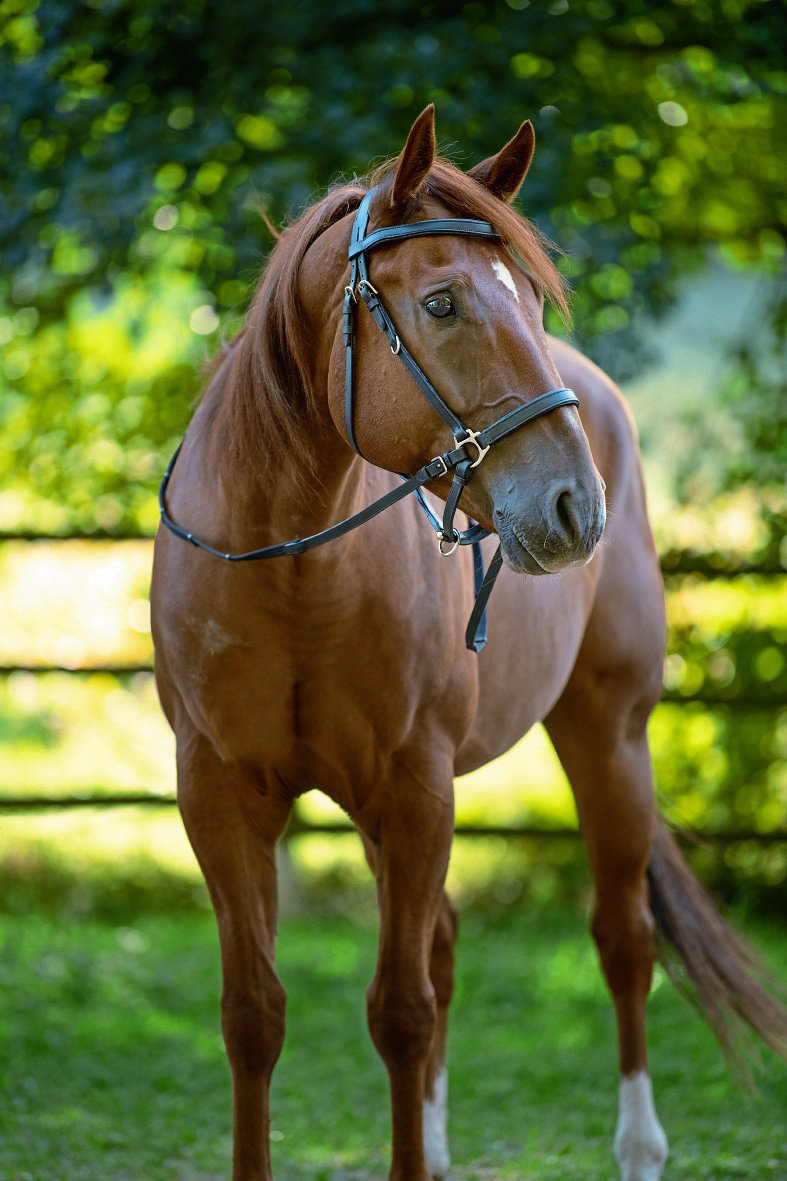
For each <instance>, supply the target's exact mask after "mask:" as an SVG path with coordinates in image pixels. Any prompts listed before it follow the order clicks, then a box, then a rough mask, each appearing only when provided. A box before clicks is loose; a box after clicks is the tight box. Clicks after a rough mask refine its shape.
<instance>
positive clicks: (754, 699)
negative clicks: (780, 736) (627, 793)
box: [0, 661, 787, 710]
mask: <svg viewBox="0 0 787 1181" xmlns="http://www.w3.org/2000/svg"><path fill="white" fill-rule="evenodd" d="M152 672H153V662H152V661H140V662H139V663H135V664H90V665H80V666H77V667H74V666H66V665H63V664H32V663H31V664H0V677H8V676H11V675H12V674H13V673H33V674H36V675H38V674H44V673H68V674H69V676H82V677H87V676H102V675H103V676H111V677H132V676H136V675H137V674H138V673H152ZM661 700H662V701H668V702H670V703H671V704H678V705H688V704H689V703H690V702H692V701H698V702H700V703H701V704H702V705H708V706H713V705H728V706H731V707H732V708H733V709H755V710H757V709H774V708H775V709H778V708H780V707H782V706H784V705H787V693H777V692H774V693H768V692H763V693H759V694H753V693H737V694H734V695H733V696H731V697H727V696H724V694H723V692H722V693H720V692H719V691H718V690H715V689H714V690H708V689H704V688H703V689H700V690H699V691H698V692H697V693H688V694H686V693H681V692H680V690H678V689H666V688H665V690H664V693H663V695H662V698H661Z"/></svg>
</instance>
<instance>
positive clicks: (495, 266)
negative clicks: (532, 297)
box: [492, 258, 519, 303]
mask: <svg viewBox="0 0 787 1181" xmlns="http://www.w3.org/2000/svg"><path fill="white" fill-rule="evenodd" d="M492 270H493V271H494V272H495V274H496V275H497V277H498V279H499V280H500V282H501V283H502V284H503V286H504V287H507V288H508V290H509V291H512V292H513V294H514V299H515V300H516V301H517V303H519V292H518V291H517V289H516V283H515V282H514V280H513V278H512V277H511V272H510V271H509V269H508V267H507V266H506V264H505V263H504V262H501V261H500V259H499V258H493V259H492Z"/></svg>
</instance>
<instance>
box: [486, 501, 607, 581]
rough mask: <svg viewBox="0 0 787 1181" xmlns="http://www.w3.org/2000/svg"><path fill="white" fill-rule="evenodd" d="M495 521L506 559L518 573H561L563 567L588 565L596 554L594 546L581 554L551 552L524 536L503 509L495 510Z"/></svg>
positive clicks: (515, 572) (512, 569) (506, 562)
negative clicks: (502, 511) (504, 513)
mask: <svg viewBox="0 0 787 1181" xmlns="http://www.w3.org/2000/svg"><path fill="white" fill-rule="evenodd" d="M495 524H496V525H497V533H498V537H499V538H500V548H501V550H502V553H503V561H504V562H505V564H506V566H508V568H509V570H511V571H513V573H514V574H559V573H560V571H561V570H568V569H572V568H574V567H577V566H585V565H586V564H587V563H588V562H589V561H590V559H591V557H592V556H593V552H594V550H593V549H590V550H589V551H588V552H583V553H581V554H577V553H574V554H571V553H561V552H558V553H550V552H549V551H548V550H546V549H544V547H543V546H542V545H536V544H533V543H532V542H529V541H528V540H527V539H526V538H524V537H523V536H522V535H521V533H520V532H519V531H518V530H517V529H516V528H515V526H514V525H513V524H512V522H511V521H510V520H509V518H508V517H507V516H504V515H503V514H502V513H495ZM534 550H535V551H536V552H537V553H538V555H539V556H538V557H536V554H535V553H534Z"/></svg>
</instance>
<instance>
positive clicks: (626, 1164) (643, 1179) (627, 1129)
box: [615, 1070, 669, 1181]
mask: <svg viewBox="0 0 787 1181" xmlns="http://www.w3.org/2000/svg"><path fill="white" fill-rule="evenodd" d="M668 1151H669V1146H668V1144H667V1137H666V1136H665V1135H664V1129H663V1128H662V1126H661V1124H660V1123H659V1119H658V1116H657V1115H656V1108H655V1107H654V1105H653V1090H652V1088H651V1085H650V1078H649V1077H648V1075H647V1073H646V1072H645V1071H644V1070H640V1071H639V1072H638V1073H637V1074H632V1075H629V1077H628V1078H622V1079H621V1080H620V1105H619V1108H618V1126H617V1130H616V1132H615V1160H616V1161H617V1162H618V1164H619V1166H620V1181H659V1178H660V1177H661V1170H662V1168H663V1167H664V1162H665V1160H666V1159H667V1153H668Z"/></svg>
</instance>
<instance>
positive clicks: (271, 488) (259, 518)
mask: <svg viewBox="0 0 787 1181" xmlns="http://www.w3.org/2000/svg"><path fill="white" fill-rule="evenodd" d="M327 365H328V362H327V361H326V362H324V363H323V364H322V365H321V364H320V360H319V358H316V361H315V370H314V373H313V375H312V376H313V384H314V389H315V391H316V393H317V395H318V396H316V397H315V398H314V400H313V405H312V406H310V407H308V408H307V407H306V406H301V407H298V408H295V409H294V410H293V411H292V421H291V424H290V429H289V431H288V434H287V436H286V438H282V436H281V432H278V431H274V432H271V431H270V430H269V429H266V420H267V421H269V419H270V416H269V414H266V409H265V406H264V404H261V403H262V402H263V400H264V399H265V398H266V397H269V396H270V393H269V391H267V390H266V389H265V388H264V385H263V384H262V382H260V381H259V379H258V381H257V382H256V383H255V389H254V390H253V392H252V391H251V390H250V388H249V383H250V381H251V377H250V374H255V373H257V374H258V373H259V359H258V356H257V348H256V340H255V334H254V332H253V329H252V328H246V329H245V330H244V331H243V332H242V333H241V334H240V335H239V337H238V338H236V340H235V341H233V343H232V345H230V346H229V348H228V349H227V350H226V352H225V355H224V356H223V358H222V360H221V362H220V364H219V366H218V368H217V370H216V372H215V374H214V377H213V379H212V381H211V383H210V385H209V387H208V389H207V391H206V394H205V397H204V399H203V402H202V404H201V406H200V410H199V412H198V416H197V419H201V420H202V422H201V424H200V426H201V430H200V432H199V433H200V434H201V435H202V438H203V442H204V462H205V463H206V464H207V465H208V468H209V470H210V471H211V472H215V473H216V474H217V476H218V481H217V484H218V487H219V490H220V491H219V495H220V499H221V501H222V502H223V506H222V507H223V511H222V513H221V515H222V517H223V518H224V520H225V522H226V525H225V528H227V527H228V528H229V529H230V531H231V533H232V534H233V540H232V544H233V547H235V546H236V545H237V546H238V547H245V546H246V545H253V546H256V545H262V544H273V543H276V542H279V541H286V540H289V539H290V538H292V537H304V536H307V535H308V534H310V533H316V532H319V531H320V530H322V529H324V528H327V527H328V525H330V524H333V523H334V522H335V521H337V520H339V519H341V517H342V516H348V515H351V514H352V513H353V512H354V511H356V509H357V507H359V498H360V497H361V496H362V493H361V486H362V483H363V472H362V469H363V467H364V465H363V463H362V462H361V461H360V460H358V458H357V456H355V455H354V454H353V452H352V451H351V450H350V448H349V447H348V446H347V443H346V442H345V441H344V440H343V438H342V437H341V435H340V434H339V432H338V431H337V429H336V427H335V425H334V423H333V421H332V419H331V416H330V413H329V409H328V404H327V396H323V391H325V389H326V388H327ZM321 370H324V371H325V372H322V371H321ZM197 419H195V424H194V425H195V427H196V426H197V425H198V423H197ZM236 538H237V540H235V539H236ZM250 538H252V540H249V539H250Z"/></svg>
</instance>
